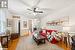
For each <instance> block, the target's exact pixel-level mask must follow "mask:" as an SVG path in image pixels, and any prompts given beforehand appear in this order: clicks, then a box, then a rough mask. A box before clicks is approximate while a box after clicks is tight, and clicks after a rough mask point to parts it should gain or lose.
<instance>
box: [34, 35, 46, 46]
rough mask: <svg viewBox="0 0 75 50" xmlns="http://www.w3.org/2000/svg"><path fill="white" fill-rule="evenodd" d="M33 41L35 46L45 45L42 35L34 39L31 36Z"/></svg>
mask: <svg viewBox="0 0 75 50" xmlns="http://www.w3.org/2000/svg"><path fill="white" fill-rule="evenodd" d="M33 39H34V41H35V42H36V43H37V45H39V44H45V37H44V36H42V35H39V36H38V37H35V36H34V35H33Z"/></svg>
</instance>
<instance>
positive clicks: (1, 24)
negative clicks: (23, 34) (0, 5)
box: [0, 9, 6, 34]
mask: <svg viewBox="0 0 75 50" xmlns="http://www.w3.org/2000/svg"><path fill="white" fill-rule="evenodd" d="M5 27H6V18H5V9H0V34H1V33H4V32H5Z"/></svg>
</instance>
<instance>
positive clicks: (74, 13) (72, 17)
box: [41, 5, 75, 30]
mask: <svg viewBox="0 0 75 50" xmlns="http://www.w3.org/2000/svg"><path fill="white" fill-rule="evenodd" d="M66 16H69V25H70V26H72V29H71V30H74V29H75V22H74V21H75V5H72V6H70V7H67V8H64V9H62V10H60V11H58V12H55V13H54V14H51V15H48V16H46V17H44V18H43V19H42V20H41V26H42V27H47V25H46V23H47V21H52V20H56V19H59V18H61V17H66ZM69 25H67V26H69ZM47 28H49V27H47ZM58 28H61V27H58ZM58 28H57V29H58ZM49 29H52V28H49ZM55 29H56V28H55Z"/></svg>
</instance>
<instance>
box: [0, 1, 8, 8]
mask: <svg viewBox="0 0 75 50" xmlns="http://www.w3.org/2000/svg"><path fill="white" fill-rule="evenodd" d="M7 7H8V0H1V1H0V8H7Z"/></svg>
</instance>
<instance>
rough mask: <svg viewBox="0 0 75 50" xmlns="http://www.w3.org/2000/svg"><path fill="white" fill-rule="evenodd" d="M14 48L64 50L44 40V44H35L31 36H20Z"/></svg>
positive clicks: (24, 49) (22, 49)
mask: <svg viewBox="0 0 75 50" xmlns="http://www.w3.org/2000/svg"><path fill="white" fill-rule="evenodd" d="M16 50H64V49H63V48H60V47H59V46H57V45H55V44H51V43H49V42H46V43H45V44H40V45H37V44H36V42H35V41H34V40H33V38H32V37H31V36H28V37H21V38H20V40H19V42H18V45H17V47H16Z"/></svg>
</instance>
